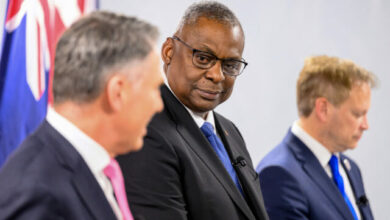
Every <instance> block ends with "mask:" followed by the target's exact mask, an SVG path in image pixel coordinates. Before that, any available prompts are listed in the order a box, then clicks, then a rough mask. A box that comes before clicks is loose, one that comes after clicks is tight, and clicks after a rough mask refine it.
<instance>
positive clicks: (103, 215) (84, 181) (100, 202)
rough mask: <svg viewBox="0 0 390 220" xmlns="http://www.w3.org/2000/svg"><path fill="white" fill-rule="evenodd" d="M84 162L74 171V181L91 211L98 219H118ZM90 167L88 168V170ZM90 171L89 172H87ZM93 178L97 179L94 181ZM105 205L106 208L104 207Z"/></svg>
mask: <svg viewBox="0 0 390 220" xmlns="http://www.w3.org/2000/svg"><path fill="white" fill-rule="evenodd" d="M82 163H84V162H81V163H79V166H78V168H79V170H78V171H77V172H75V173H74V178H73V183H74V186H75V188H76V190H77V192H78V193H79V195H80V198H81V199H82V200H83V202H84V204H85V205H86V206H87V207H88V209H89V211H90V212H91V213H92V214H93V216H94V217H95V218H96V219H101V220H104V219H116V217H115V215H114V213H113V211H112V208H111V206H110V205H109V203H108V201H107V199H106V197H105V195H104V194H103V191H102V189H101V188H100V186H99V185H98V183H97V182H96V180H95V177H94V176H93V175H92V173H91V172H90V171H89V169H88V168H87V167H85V166H86V165H85V164H82ZM87 169H88V170H87ZM87 171H88V172H87ZM91 180H95V181H94V182H92V181H91ZM104 207H105V208H104Z"/></svg>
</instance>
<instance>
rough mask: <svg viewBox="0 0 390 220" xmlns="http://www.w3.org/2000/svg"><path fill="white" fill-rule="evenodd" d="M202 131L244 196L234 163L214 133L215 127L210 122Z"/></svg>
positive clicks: (205, 124)
mask: <svg viewBox="0 0 390 220" xmlns="http://www.w3.org/2000/svg"><path fill="white" fill-rule="evenodd" d="M200 130H202V132H203V134H204V135H205V136H206V138H207V140H208V141H209V142H210V144H211V146H212V147H213V149H214V151H215V153H217V155H218V157H219V159H220V160H221V162H222V164H223V165H224V167H225V169H226V170H227V171H228V173H229V175H230V177H231V178H232V180H233V182H234V183H235V184H236V186H237V188H238V190H239V191H240V193H241V194H242V195H244V193H243V191H242V188H241V185H240V182H239V181H238V178H237V174H236V171H235V170H234V168H233V166H232V163H231V162H230V158H229V155H228V153H227V152H226V149H225V146H223V143H222V141H221V140H220V139H219V137H218V136H217V135H216V134H215V133H214V128H213V125H211V124H210V123H209V122H205V123H204V124H203V125H202V127H201V128H200Z"/></svg>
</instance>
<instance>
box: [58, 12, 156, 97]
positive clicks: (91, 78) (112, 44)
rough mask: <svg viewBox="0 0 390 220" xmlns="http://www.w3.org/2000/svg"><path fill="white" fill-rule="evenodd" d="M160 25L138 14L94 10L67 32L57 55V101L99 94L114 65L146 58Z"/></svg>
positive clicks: (62, 37)
mask: <svg viewBox="0 0 390 220" xmlns="http://www.w3.org/2000/svg"><path fill="white" fill-rule="evenodd" d="M158 35H159V34H158V29H157V28H156V27H155V26H153V25H151V24H149V23H147V22H145V21H141V20H139V19H137V18H135V17H129V16H124V15H118V14H115V13H112V12H104V11H97V12H93V13H91V14H89V15H87V16H85V17H83V18H81V19H80V20H78V21H77V22H75V23H74V24H73V25H72V26H71V27H70V28H69V29H68V30H66V31H65V32H64V34H63V35H62V36H61V38H60V40H59V41H58V44H57V48H56V56H55V67H54V79H53V97H54V103H61V102H63V101H67V100H71V101H75V102H78V103H84V102H89V101H92V100H94V99H95V98H97V97H98V96H99V95H100V93H101V91H102V89H103V88H104V85H105V83H106V80H107V78H108V77H107V76H108V74H110V72H112V70H113V69H114V68H120V67H123V66H124V65H127V64H129V63H130V62H133V61H135V60H142V59H144V58H145V57H146V56H147V55H148V54H149V53H150V52H151V51H152V50H153V47H154V44H155V43H156V41H157V38H158Z"/></svg>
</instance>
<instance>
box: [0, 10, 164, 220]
mask: <svg viewBox="0 0 390 220" xmlns="http://www.w3.org/2000/svg"><path fill="white" fill-rule="evenodd" d="M157 36H158V31H157V29H156V28H155V27H154V26H152V25H150V24H148V23H146V22H143V21H140V20H138V19H136V18H133V17H126V16H121V15H116V14H113V13H109V12H94V13H92V14H91V15H89V16H87V17H84V18H82V19H81V20H79V21H77V22H76V23H74V24H73V25H72V26H71V27H70V29H68V30H67V31H66V32H65V33H64V34H63V35H62V37H61V39H60V40H59V42H58V44H57V49H56V57H55V70H54V81H53V95H54V103H53V107H54V109H49V111H48V115H47V118H46V120H45V121H44V122H43V123H42V125H41V126H40V127H39V128H38V129H37V130H36V131H35V132H34V133H33V134H32V135H31V136H30V137H28V138H27V139H26V140H25V141H24V142H23V144H22V145H21V146H20V147H19V148H18V150H17V151H16V152H15V153H14V154H13V155H12V156H11V157H10V158H9V159H8V161H7V162H6V164H5V165H4V167H3V168H2V169H1V171H0V219H83V220H86V219H102V220H107V219H129V220H132V219H133V216H132V213H131V211H130V209H129V207H128V202H127V199H126V193H125V189H124V182H123V177H122V173H121V171H120V168H119V165H118V163H117V162H116V160H115V159H113V158H114V157H115V156H117V155H119V154H123V153H127V152H129V151H135V150H138V149H140V148H141V147H142V144H143V136H144V135H145V134H146V125H147V124H148V122H149V120H150V119H151V117H152V116H153V114H154V113H155V112H157V111H161V110H162V107H163V103H162V100H161V97H160V90H159V88H160V85H161V83H162V82H163V79H162V77H161V73H160V70H159V69H160V56H159V55H158V53H157V51H156V49H155V42H156V40H157ZM114 195H115V196H114ZM134 217H135V216H134Z"/></svg>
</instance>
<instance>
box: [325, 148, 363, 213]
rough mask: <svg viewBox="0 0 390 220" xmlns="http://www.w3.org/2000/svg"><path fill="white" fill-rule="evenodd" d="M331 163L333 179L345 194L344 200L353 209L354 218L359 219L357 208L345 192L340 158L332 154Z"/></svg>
mask: <svg viewBox="0 0 390 220" xmlns="http://www.w3.org/2000/svg"><path fill="white" fill-rule="evenodd" d="M329 165H330V169H331V171H332V175H333V181H334V182H335V183H336V185H337V188H338V189H339V191H340V192H341V195H343V197H344V200H345V202H346V203H347V205H348V207H349V210H350V211H351V213H352V215H353V218H354V219H355V220H358V217H357V215H356V212H355V209H354V208H353V206H352V203H351V201H349V199H348V196H347V194H346V193H345V190H344V181H343V177H342V176H341V175H340V172H339V160H338V158H337V157H336V156H335V155H332V157H331V158H330V161H329Z"/></svg>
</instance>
